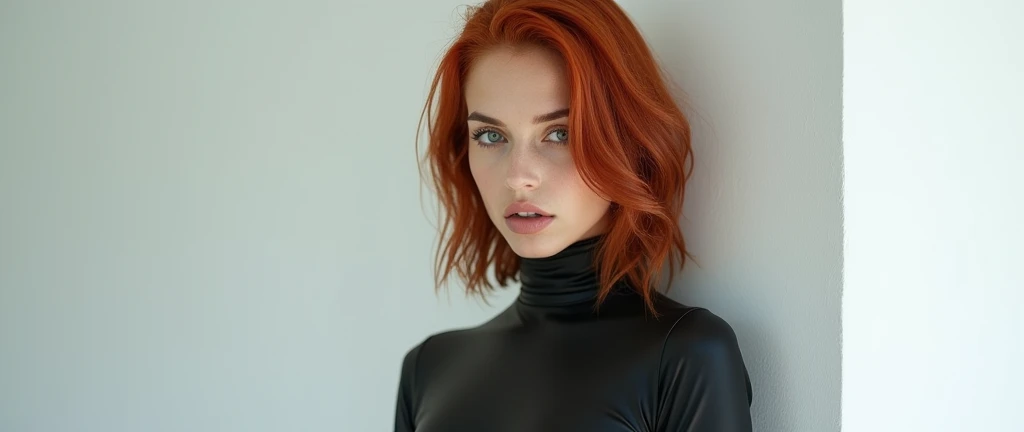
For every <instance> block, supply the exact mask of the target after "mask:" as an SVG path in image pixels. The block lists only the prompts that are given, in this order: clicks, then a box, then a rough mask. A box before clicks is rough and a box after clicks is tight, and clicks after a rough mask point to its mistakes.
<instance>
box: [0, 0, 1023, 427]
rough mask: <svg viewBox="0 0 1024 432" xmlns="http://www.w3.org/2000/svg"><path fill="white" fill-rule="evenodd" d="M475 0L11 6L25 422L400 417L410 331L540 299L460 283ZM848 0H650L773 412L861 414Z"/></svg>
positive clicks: (750, 358)
mask: <svg viewBox="0 0 1024 432" xmlns="http://www.w3.org/2000/svg"><path fill="white" fill-rule="evenodd" d="M461 3H463V2H460V1H440V0H436V1H432V2H422V1H416V2H412V1H410V2H403V4H401V5H400V6H396V5H395V4H394V3H393V2H378V1H368V0H367V1H347V2H289V3H287V4H285V3H282V2H276V3H272V2H234V3H230V4H229V3H227V2H216V3H214V2H198V1H191V2H163V4H162V5H156V4H152V3H149V4H146V5H143V4H139V3H138V2H127V1H109V0H108V1H95V2H89V3H88V5H86V3H84V2H71V1H66V2H62V3H46V4H43V3H39V2H17V3H14V2H9V3H5V4H4V5H3V6H2V13H0V64H2V68H0V74H2V75H0V95H3V96H2V97H0V383H3V385H0V430H4V431H8V430H10V431H36V430H40V431H43V430H45V431H48V432H49V431H71V430H74V431H135V430H147V431H181V430H194V431H229V430H238V431H243V430H244V431H271V430H353V431H383V430H390V427H391V422H392V416H393V409H394V406H393V403H394V397H395V391H396V388H397V387H396V386H397V380H398V375H397V374H398V367H399V363H400V361H401V355H402V354H403V353H404V352H405V351H406V350H407V349H408V348H409V347H410V346H411V345H412V344H414V343H416V342H418V341H419V340H421V339H422V338H423V337H424V336H425V335H427V334H430V333H434V332H436V331H440V330H442V329H446V328H453V327H459V326H466V325H473V324H476V323H478V322H480V321H483V320H485V319H487V318H489V317H490V316H492V315H493V314H494V313H496V312H497V311H498V310H500V309H501V308H502V307H504V306H505V305H506V304H508V302H510V301H511V300H512V297H513V296H514V295H515V290H514V289H513V290H509V291H508V292H506V293H504V295H502V296H499V297H498V298H496V299H495V300H494V301H493V306H492V307H486V306H483V305H481V304H477V303H476V302H474V301H466V300H464V299H463V298H462V295H461V294H460V293H459V291H458V290H459V286H458V285H455V286H453V287H452V290H451V293H452V295H451V297H450V298H449V297H448V296H445V295H443V294H442V295H441V297H439V298H437V297H435V296H434V294H433V291H432V285H431V279H432V274H431V264H432V256H431V252H432V247H433V241H434V228H433V227H432V226H431V225H430V222H429V220H428V217H427V215H431V214H432V211H431V209H432V206H431V200H430V196H429V195H427V194H425V195H424V202H423V205H422V206H421V202H420V196H419V193H420V188H419V185H418V181H419V179H418V177H417V172H416V167H415V156H414V155H413V153H412V140H413V134H414V132H415V130H414V127H415V121H416V119H417V116H418V114H419V109H420V107H421V104H422V102H423V97H424V96H425V91H426V85H427V80H428V79H429V74H430V72H431V67H432V66H433V65H434V62H435V60H436V58H437V55H438V54H439V53H440V51H441V49H442V48H443V46H444V44H445V43H446V42H447V41H448V40H449V38H450V37H451V36H453V34H454V30H455V28H456V27H457V25H458V23H457V17H458V15H457V14H456V13H455V6H456V5H458V4H461ZM827 3H829V2H825V3H823V2H815V1H811V0H799V1H798V0H790V1H778V2H771V4H767V3H764V2H757V1H744V2H679V1H677V2H671V3H669V2H656V3H653V2H641V1H623V2H622V4H623V5H624V6H625V7H626V9H627V10H628V11H629V12H630V13H631V14H633V15H634V17H635V18H636V20H637V22H638V23H639V24H640V26H641V30H642V31H643V32H644V33H645V34H646V35H647V36H648V37H649V38H650V42H651V44H652V45H653V46H654V48H655V50H656V52H657V53H658V55H659V56H660V57H661V59H662V61H663V62H664V64H665V66H666V68H667V69H669V71H670V72H671V73H673V74H674V75H675V76H676V77H677V80H678V82H679V83H680V85H681V87H682V90H684V91H685V92H686V93H687V94H689V95H690V96H691V97H692V100H693V102H694V105H695V107H696V109H698V110H699V111H700V116H699V117H697V116H695V118H694V127H695V138H696V146H697V158H698V160H699V165H698V167H697V171H696V174H695V176H696V177H695V180H694V183H693V184H692V188H691V189H690V195H689V199H688V202H687V205H688V209H687V213H686V214H687V218H688V219H687V220H686V221H683V222H682V223H683V224H684V228H685V229H686V231H687V233H688V235H689V240H690V244H691V246H692V247H693V252H694V253H695V254H696V255H697V257H698V259H699V260H701V265H702V267H701V268H697V267H696V266H691V267H689V268H688V269H687V272H686V273H685V275H684V277H683V278H682V279H680V280H679V281H677V284H676V285H675V286H674V287H673V292H672V295H673V296H674V297H676V298H678V299H681V300H683V301H687V302H690V303H695V304H700V305H704V306H707V307H710V308H712V309H713V310H715V311H716V312H718V313H720V314H721V315H723V316H724V317H726V318H727V319H728V320H729V321H730V322H731V323H733V325H734V327H735V328H736V330H737V332H738V333H739V335H740V338H741V343H742V344H743V350H744V355H745V357H746V359H747V364H748V366H749V367H750V369H751V373H752V376H753V379H754V385H755V391H756V392H757V394H756V396H755V405H754V414H755V419H756V422H757V425H758V430H762V431H782V430H785V431H826V430H836V429H837V428H838V421H839V420H838V411H839V292H840V281H841V279H840V263H841V255H840V253H841V250H840V241H841V240H840V239H841V238H842V237H841V231H840V226H841V213H840V207H839V190H840V173H839V169H840V167H841V153H840V147H839V145H840V144H839V115H840V113H839V109H840V99H839V85H840V83H839V65H840V57H839V56H840V51H839V49H840V42H839V41H840V39H839V38H840V30H839V23H840V16H839V6H838V2H836V3H835V4H827ZM1018 88H1019V87H1018ZM992 175H995V174H992Z"/></svg>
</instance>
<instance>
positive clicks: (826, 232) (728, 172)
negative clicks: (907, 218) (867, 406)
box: [620, 0, 843, 432]
mask: <svg viewBox="0 0 1024 432" xmlns="http://www.w3.org/2000/svg"><path fill="white" fill-rule="evenodd" d="M620 4H621V5H622V6H623V8H625V9H626V11H627V12H628V13H629V14H630V15H631V16H632V17H633V19H634V20H635V21H636V22H637V24H638V25H639V26H640V28H641V31H642V32H643V33H644V36H645V37H646V38H647V40H648V42H649V43H650V44H651V46H652V49H653V50H654V51H655V55H656V56H657V57H658V60H659V62H660V63H661V64H662V67H663V68H664V69H665V70H666V72H667V73H668V74H669V75H670V76H671V77H672V78H673V79H674V81H675V83H676V84H677V85H678V87H679V90H678V91H677V93H676V95H677V100H680V101H684V100H685V102H684V104H685V105H684V106H685V107H686V111H687V114H689V115H690V120H691V122H692V126H693V143H694V153H695V160H696V165H695V167H694V175H693V177H692V179H691V183H690V184H689V185H688V187H687V200H686V208H685V210H684V220H682V221H680V223H681V225H682V227H683V232H684V234H685V235H686V240H687V246H688V248H689V249H690V251H691V254H692V255H694V257H695V258H696V260H697V261H696V262H694V261H688V262H687V263H686V267H685V269H684V272H683V273H682V275H679V274H677V277H676V280H675V281H673V286H672V287H671V289H670V291H669V295H670V296H672V297H673V298H675V299H677V300H680V301H682V302H684V303H687V304H693V305H698V306H704V307H707V308H709V309H711V310H712V311H713V312H715V313H716V314H718V315H720V316H722V317H723V318H725V319H726V320H727V321H729V323H730V324H731V325H732V326H733V328H734V329H735V330H736V333H737V335H738V336H739V339H740V344H741V347H742V349H743V354H744V359H745V361H746V364H747V368H748V369H749V371H750V374H751V379H752V381H753V385H754V402H753V407H752V412H753V415H754V422H755V428H756V430H760V431H787V432H789V431H813V432H822V431H838V430H839V429H840V390H841V388H840V380H841V373H840V372H841V370H840V367H841V321H840V311H841V309H840V307H841V294H842V262H843V257H842V239H843V227H842V224H843V220H842V218H843V214H842V197H841V191H842V154H843V153H842V135H841V121H842V103H841V102H842V28H841V17H842V9H841V4H840V2H838V1H836V2H816V1H813V0H789V1H785V2H771V3H770V4H769V3H764V2H757V1H746V2H659V3H646V2H641V1H636V0H634V1H625V0H623V1H620Z"/></svg>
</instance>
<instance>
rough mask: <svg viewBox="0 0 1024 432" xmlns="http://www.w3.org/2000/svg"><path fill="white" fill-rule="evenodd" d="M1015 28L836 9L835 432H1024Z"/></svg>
mask: <svg viewBox="0 0 1024 432" xmlns="http://www.w3.org/2000/svg"><path fill="white" fill-rule="evenodd" d="M1021 17H1024V7H1022V6H1021V3H1020V2H1016V1H1010V0H1005V1H999V0H987V1H981V2H955V1H939V2H935V1H930V2H923V1H917V2H913V1H904V2H892V1H864V0H861V1H849V2H845V10H844V30H845V32H844V44H843V45H844V60H843V62H844V82H843V98H844V108H843V143H844V154H845V161H846V170H845V171H846V180H845V211H844V213H845V219H846V236H845V243H846V246H845V248H844V253H845V260H844V261H845V266H844V273H845V278H844V289H843V292H844V294H843V430H845V431H880V430H884V431H993V432H995V431H1006V432H1010V431H1014V432H1018V431H1022V430H1024V416H1021V410H1020V409H1021V408H1020V407H1021V403H1024V396H1021V388H1022V387H1024V373H1022V372H1021V366H1022V365H1024V341H1022V339H1024V320H1022V318H1021V311H1022V308H1021V302H1022V301H1024V295H1021V289H1022V288H1024V276H1022V274H1021V270H1022V269H1024V265H1022V264H1021V260H1022V259H1024V254H1022V253H1021V249H1020V248H1021V245H1022V244H1024V229H1022V228H1021V221H1022V220H1024V206H1022V204H1021V200H1022V198H1024V193H1022V191H1021V189H1022V187H1024V177H1022V170H1021V166H1022V164H1024V150H1022V149H1021V146H1022V145H1024V133H1022V132H1021V124H1022V122H1021V118H1022V117H1024V109H1021V100H1022V99H1024V85H1022V84H1021V77H1022V70H1024V59H1022V57H1024V55H1022V48H1021V45H1022V42H1024V32H1022V31H1021V30H1020V20H1021Z"/></svg>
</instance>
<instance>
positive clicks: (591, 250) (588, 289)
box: [518, 236, 603, 307]
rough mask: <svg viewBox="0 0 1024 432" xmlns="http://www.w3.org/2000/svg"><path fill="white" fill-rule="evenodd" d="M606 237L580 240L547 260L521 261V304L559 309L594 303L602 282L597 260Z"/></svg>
mask: <svg viewBox="0 0 1024 432" xmlns="http://www.w3.org/2000/svg"><path fill="white" fill-rule="evenodd" d="M601 240H603V236H596V237H590V238H586V239H583V240H578V241H576V242H574V243H572V244H570V245H569V246H567V247H566V248H565V249H563V250H562V251H560V252H558V253H556V254H554V255H552V256H549V257H545V258H520V267H519V273H520V280H521V281H522V288H521V289H520V293H519V299H518V301H519V302H520V303H523V304H526V305H529V306H541V307H559V306H571V305H578V304H588V303H593V301H594V300H595V299H596V298H597V292H598V289H599V282H598V278H597V268H596V265H595V261H594V260H595V257H596V252H597V246H598V244H599V243H600V242H601Z"/></svg>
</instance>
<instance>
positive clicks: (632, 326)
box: [395, 237, 752, 432]
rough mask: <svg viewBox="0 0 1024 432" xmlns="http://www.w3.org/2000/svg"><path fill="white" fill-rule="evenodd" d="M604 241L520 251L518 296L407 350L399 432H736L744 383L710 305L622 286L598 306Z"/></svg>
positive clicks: (734, 349) (732, 339) (747, 393)
mask: <svg viewBox="0 0 1024 432" xmlns="http://www.w3.org/2000/svg"><path fill="white" fill-rule="evenodd" d="M601 238H602V237H591V238H589V239H584V240H580V241H577V242H575V243H573V244H572V245H570V246H569V247H567V248H566V249H564V250H563V251H561V252H559V253H558V254H556V255H554V256H551V257H547V258H540V259H533V258H523V259H522V265H521V268H520V280H521V281H522V288H521V290H520V294H519V296H518V298H517V299H516V300H515V301H514V302H513V303H512V305H510V306H509V307H508V308H507V309H505V310H504V311H502V312H501V313H499V314H498V315H497V316H495V317H494V318H493V319H491V320H489V321H487V322H485V323H483V324H481V325H479V326H477V327H472V328H464V329H458V330H450V331H445V332H440V333H437V334H434V335H431V336H429V337H427V338H425V339H424V340H423V341H422V342H420V343H419V344H417V345H416V346H414V347H412V348H411V349H410V350H409V351H408V352H407V354H406V355H405V357H404V360H403V362H402V369H401V379H400V383H399V388H398V400H397V406H396V412H395V431H396V432H412V431H416V432H613V431H614V432H620V431H621V432H627V431H630V432H639V431H650V432H670V431H671V432H712V431H714V432H739V431H750V430H751V429H752V426H751V420H750V404H751V401H752V391H751V385H750V379H749V377H748V375H747V370H746V367H745V366H744V363H743V358H742V356H741V354H740V349H739V346H738V345H737V342H736V335H735V334H734V333H733V330H732V328H731V327H730V326H729V324H727V323H726V322H725V321H723V320H722V319H721V318H719V317H718V316H716V315H714V314H713V313H711V312H709V311H708V310H706V309H702V308H698V307H691V306H685V305H682V304H680V303H678V302H676V301H674V300H672V299H670V298H668V297H666V296H664V295H661V294H660V293H659V294H656V296H657V299H656V303H655V305H656V307H657V310H658V311H659V312H660V313H662V314H663V315H662V316H661V317H660V318H658V319H654V318H653V317H652V316H650V315H648V314H645V310H644V304H643V299H642V298H641V297H640V296H639V295H638V294H636V293H635V292H633V291H632V290H630V289H629V288H628V286H625V285H621V286H618V287H616V288H617V289H616V290H615V291H613V293H612V294H611V295H609V296H608V298H607V300H606V301H605V303H603V304H602V305H601V307H600V309H599V311H598V312H597V313H595V312H594V311H593V305H594V301H595V299H596V294H597V288H598V287H597V274H596V272H595V271H594V269H593V266H592V265H591V262H592V260H593V253H594V247H595V245H596V244H597V242H598V241H600V240H601Z"/></svg>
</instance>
